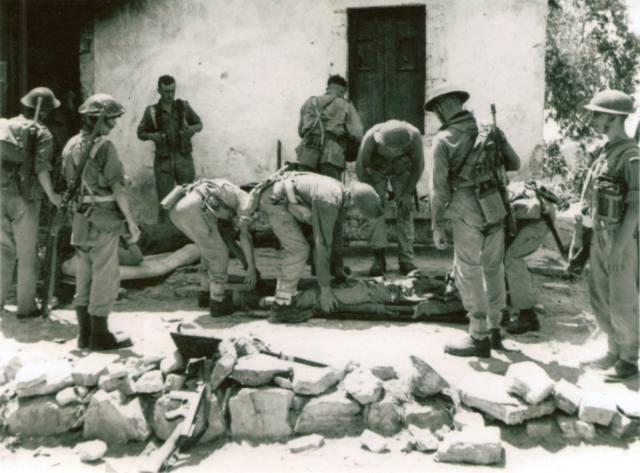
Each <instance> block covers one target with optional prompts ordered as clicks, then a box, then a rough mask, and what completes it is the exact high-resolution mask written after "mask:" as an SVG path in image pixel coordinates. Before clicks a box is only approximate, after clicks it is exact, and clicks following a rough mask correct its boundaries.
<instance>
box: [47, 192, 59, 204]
mask: <svg viewBox="0 0 640 473" xmlns="http://www.w3.org/2000/svg"><path fill="white" fill-rule="evenodd" d="M49 202H51V203H52V204H53V205H55V206H56V207H60V203H61V202H62V196H61V195H60V194H56V193H55V192H54V193H53V194H51V195H50V196H49Z"/></svg>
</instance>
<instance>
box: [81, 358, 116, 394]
mask: <svg viewBox="0 0 640 473" xmlns="http://www.w3.org/2000/svg"><path fill="white" fill-rule="evenodd" d="M114 359H117V355H108V354H104V353H90V354H89V355H87V356H85V357H83V358H80V359H79V360H77V361H76V362H75V363H74V365H73V369H72V370H71V377H72V378H73V383H74V384H77V385H78V386H86V387H89V388H90V387H93V386H97V385H98V381H99V380H100V377H101V376H102V375H105V374H107V366H108V365H109V364H111V363H112V362H113V360H114Z"/></svg>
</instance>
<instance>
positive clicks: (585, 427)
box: [575, 420, 596, 442]
mask: <svg viewBox="0 0 640 473" xmlns="http://www.w3.org/2000/svg"><path fill="white" fill-rule="evenodd" d="M575 427H576V434H578V437H579V438H581V439H583V440H586V441H588V442H590V441H592V440H593V439H595V438H596V428H595V426H594V425H593V424H591V423H589V422H585V421H584V420H576V423H575Z"/></svg>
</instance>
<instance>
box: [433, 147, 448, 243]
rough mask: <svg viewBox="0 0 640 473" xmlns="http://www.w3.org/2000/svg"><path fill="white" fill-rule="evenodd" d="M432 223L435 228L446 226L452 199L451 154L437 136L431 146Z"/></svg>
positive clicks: (440, 228) (439, 228)
mask: <svg viewBox="0 0 640 473" xmlns="http://www.w3.org/2000/svg"><path fill="white" fill-rule="evenodd" d="M431 153H432V157H431V162H432V163H433V172H432V174H431V179H432V181H431V225H432V228H433V230H440V231H442V230H443V228H444V220H445V219H444V213H445V210H446V208H447V205H448V204H449V201H450V200H451V190H450V189H449V156H448V152H447V147H446V146H445V145H444V143H442V141H440V140H439V139H438V138H437V137H436V138H434V141H433V145H432V147H431Z"/></svg>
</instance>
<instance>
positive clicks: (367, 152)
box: [356, 120, 424, 276]
mask: <svg viewBox="0 0 640 473" xmlns="http://www.w3.org/2000/svg"><path fill="white" fill-rule="evenodd" d="M423 171H424V150H423V149H422V137H421V136H420V132H419V131H418V129H417V128H416V127H414V126H413V125H410V124H409V123H407V122H403V121H399V120H389V121H387V122H384V123H379V124H377V125H374V126H373V127H372V128H371V129H370V130H369V131H367V133H366V135H365V136H364V139H363V140H362V145H361V146H360V151H359V152H358V160H357V161H356V175H357V176H358V179H359V180H360V181H362V182H365V183H367V184H370V185H371V186H373V188H374V189H375V190H376V192H377V193H378V195H379V196H380V202H381V203H382V208H383V209H384V208H385V205H386V203H387V188H388V186H389V183H391V187H392V188H393V193H394V201H395V203H396V218H397V221H398V223H397V224H396V233H397V237H398V263H399V267H400V272H401V273H402V274H405V275H406V274H408V273H409V272H411V271H413V270H414V269H416V267H415V265H414V264H413V241H414V228H413V195H414V193H415V192H416V184H417V183H418V181H419V180H420V176H422V172H423ZM385 227H386V226H385V217H384V214H383V215H381V216H380V217H378V218H377V219H376V220H375V221H374V222H372V225H371V230H372V231H371V238H370V245H371V248H372V250H373V255H374V261H373V265H372V266H371V269H370V270H369V276H382V275H383V274H384V273H385V271H386V270H387V263H386V259H385V252H384V250H385V247H386V246H387V230H386V228H385Z"/></svg>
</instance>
